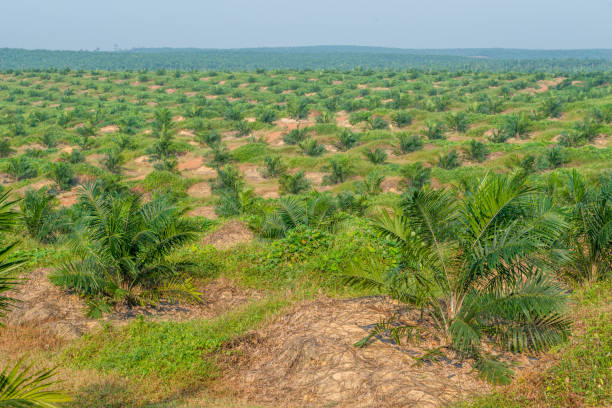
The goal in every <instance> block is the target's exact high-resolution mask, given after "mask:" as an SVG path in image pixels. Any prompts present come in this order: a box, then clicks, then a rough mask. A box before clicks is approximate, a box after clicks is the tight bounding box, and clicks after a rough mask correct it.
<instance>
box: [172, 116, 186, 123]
mask: <svg viewBox="0 0 612 408" xmlns="http://www.w3.org/2000/svg"><path fill="white" fill-rule="evenodd" d="M184 120H185V118H184V117H183V116H180V115H177V116H175V117H173V118H172V121H173V122H182V121H184Z"/></svg>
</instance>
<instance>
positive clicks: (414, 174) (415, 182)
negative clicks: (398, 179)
mask: <svg viewBox="0 0 612 408" xmlns="http://www.w3.org/2000/svg"><path fill="white" fill-rule="evenodd" d="M401 174H402V177H403V178H404V180H403V184H404V185H405V186H406V187H408V188H409V189H411V190H420V189H421V188H422V187H423V186H425V185H427V184H429V180H430V178H431V169H430V168H429V167H425V166H424V165H423V163H421V162H416V163H410V164H406V165H404V166H403V167H402V169H401Z"/></svg>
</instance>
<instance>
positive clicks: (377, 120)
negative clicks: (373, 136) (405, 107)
mask: <svg viewBox="0 0 612 408" xmlns="http://www.w3.org/2000/svg"><path fill="white" fill-rule="evenodd" d="M368 128H370V129H371V130H384V129H388V128H389V122H387V121H386V120H385V118H383V117H382V116H372V117H371V118H369V119H368Z"/></svg>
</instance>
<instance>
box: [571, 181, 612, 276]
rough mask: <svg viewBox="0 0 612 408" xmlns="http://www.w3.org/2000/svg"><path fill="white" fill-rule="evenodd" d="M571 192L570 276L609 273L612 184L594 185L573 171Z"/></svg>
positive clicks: (610, 259) (611, 231)
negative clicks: (597, 186) (595, 186)
mask: <svg viewBox="0 0 612 408" xmlns="http://www.w3.org/2000/svg"><path fill="white" fill-rule="evenodd" d="M568 189H569V193H570V202H571V209H570V225H571V228H570V230H569V234H568V242H569V246H570V248H571V252H570V262H569V265H570V268H569V270H568V272H569V274H570V276H571V277H572V278H573V279H574V280H576V281H588V282H594V281H596V280H599V279H602V278H605V277H608V276H610V273H612V183H610V182H608V183H605V184H603V185H602V186H600V187H599V188H594V187H592V186H590V185H589V184H588V183H587V181H586V180H585V178H584V176H582V175H581V174H580V173H578V172H577V171H576V170H573V171H572V173H570V176H569V180H568Z"/></svg>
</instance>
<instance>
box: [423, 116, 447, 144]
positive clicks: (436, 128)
mask: <svg viewBox="0 0 612 408" xmlns="http://www.w3.org/2000/svg"><path fill="white" fill-rule="evenodd" d="M444 131H445V127H444V123H442V122H434V121H432V120H428V121H426V122H425V136H427V138H428V139H429V140H439V139H444V138H445V137H446V136H445V135H444Z"/></svg>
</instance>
